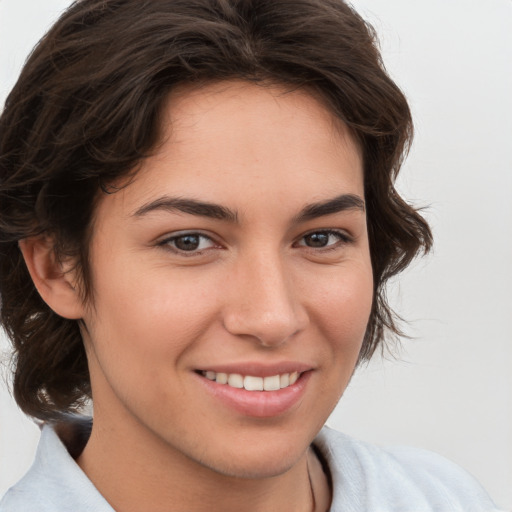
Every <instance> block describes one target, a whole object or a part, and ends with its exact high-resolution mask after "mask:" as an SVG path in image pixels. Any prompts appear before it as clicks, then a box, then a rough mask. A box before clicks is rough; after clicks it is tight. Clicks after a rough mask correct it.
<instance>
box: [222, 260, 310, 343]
mask: <svg viewBox="0 0 512 512" xmlns="http://www.w3.org/2000/svg"><path fill="white" fill-rule="evenodd" d="M247 260H248V261H245V262H240V261H239V262H238V264H237V265H236V268H235V269H234V272H233V274H232V275H231V277H230V279H229V283H227V287H226V292H227V293H226V295H225V297H226V298H227V302H226V303H225V309H224V315H223V321H224V327H225V328H226V330H227V331H229V332H230V333H231V334H234V335H237V336H245V337H250V338H252V339H256V340H257V341H258V342H259V343H260V344H261V345H263V346H265V347H276V346H279V345H281V344H283V343H286V342H287V341H288V340H289V339H290V338H292V337H293V336H295V335H296V334H297V333H299V332H301V331H302V330H304V329H305V327H306V326H307V324H308V322H309V319H308V315H307V311H306V309H305V308H304V305H303V304H302V302H301V300H300V299H301V297H300V293H299V291H298V287H297V286H296V283H294V282H293V278H292V276H291V275H290V272H289V271H287V268H286V265H285V264H284V263H283V262H282V261H281V258H279V257H278V256H273V257H270V256H264V255H262V254H261V253H260V254H259V255H258V256H256V257H252V258H247Z"/></svg>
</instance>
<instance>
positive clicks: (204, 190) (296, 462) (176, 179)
mask: <svg viewBox="0 0 512 512" xmlns="http://www.w3.org/2000/svg"><path fill="white" fill-rule="evenodd" d="M171 120H172V123H171ZM347 194H350V195H351V196H350V197H358V198H360V200H361V202H362V200H363V199H364V188H363V170H362V159H361V154H360V150H359V148H358V146H357V144H356V143H355V142H354V140H353V138H352V136H351V135H350V133H349V131H348V129H347V128H346V127H345V126H344V125H343V124H342V123H341V122H340V121H338V120H336V119H334V118H333V116H332V115H331V114H330V113H329V112H328V111H327V110H326V108H325V107H324V106H323V105H322V104H321V103H320V102H319V101H317V100H316V99H315V98H314V97H313V96H311V95H310V94H308V93H306V92H304V91H294V92H286V91H285V90H283V89H280V88H278V87H274V86H273V87H262V86H257V85H252V84H246V83H243V82H227V83H221V84H213V85H210V86H207V87H202V88H199V89H191V88H186V87H185V88H182V89H180V90H179V91H175V92H174V93H173V94H172V96H171V97H170V98H169V102H168V104H167V105H166V108H165V115H164V116H163V123H162V143H161V145H160V146H159V147H158V148H157V151H156V152H155V154H154V155H153V156H151V157H149V158H148V159H147V160H145V161H144V162H143V164H142V167H141V169H140V170H139V171H138V173H137V174H136V176H135V179H133V180H132V182H131V183H130V184H128V185H127V186H126V187H124V188H121V190H119V191H118V192H116V193H114V194H110V195H104V196H103V197H102V198H101V200H100V202H99V206H98V209H97V212H96V215H95V221H94V229H93V236H92V240H91V268H92V281H93V287H94V297H93V300H92V303H90V304H87V305H81V303H80V302H79V301H78V300H77V301H76V302H75V306H74V307H75V308H76V311H73V314H74V315H75V316H79V317H81V318H82V319H83V321H84V324H85V326H86V329H84V331H83V335H84V341H85V344H86V350H87V355H88V360H89V366H90V374H91V383H92V390H93V397H94V414H95V419H94V426H93V430H92V435H91V438H90V441H89V443H88V444H87V446H86V448H85V450H84V452H83V453H82V455H81V456H80V458H79V459H78V463H79V464H80V466H81V467H82V469H83V470H84V471H85V473H86V474H87V475H88V476H89V478H90V479H91V480H92V481H93V483H94V484H95V485H96V487H97V488H98V489H99V491H100V492H101V493H102V494H103V495H104V496H105V498H106V499H107V500H108V501H109V502H110V503H111V504H112V506H113V507H114V508H115V509H116V510H117V511H119V512H128V511H135V510H153V511H164V510H168V505H169V503H172V504H173V510H187V511H196V510H197V511H199V510H212V511H215V510H222V511H223V512H225V511H230V510H233V511H234V510H236V511H239V510H242V509H243V510H246V511H266V512H268V511H271V510H279V511H280V512H282V511H290V512H291V511H294V512H297V511H301V510H307V511H310V510H312V497H311V493H310V485H309V481H308V467H307V466H308V463H307V459H308V453H309V458H311V454H312V452H311V451H310V450H309V446H310V444H311V442H312V440H313V439H314V437H315V436H316V434H317V433H318V431H319V430H320V428H321V427H322V426H323V424H324V422H325V421H326V419H327V418H328V416H329V414H330V413H331V411H332V410H333V408H334V407H335V405H336V403H337V402H338V400H339V399H340V397H341V395H342V394H343V392H344V390H345V388H346V387H347V385H348V383H349V380H350V377H351V375H352V373H353V371H354V368H355V365H356V361H357V357H358V354H359V351H360V348H361V344H362V340H363V336H364V332H365V329H366V325H367V322H368V318H369V315H370V308H371V303H372V288H373V286H372V282H373V281H372V269H371V263H370V254H369V247H368V236H367V226H366V216H365V212H364V207H354V206H353V207H350V208H346V207H344V208H341V210H340V211H335V212H331V213H328V214H325V212H324V214H323V215H320V216H314V215H313V216H309V217H308V216H304V215H302V217H301V212H302V213H304V209H305V208H306V207H307V206H308V205H311V204H313V203H325V202H327V201H330V200H332V199H333V198H336V197H338V196H341V195H347ZM169 197H172V198H182V199H183V198H187V199H192V200H195V201H202V202H207V203H215V204H216V205H219V206H221V207H223V208H224V209H229V211H230V212H231V214H233V215H232V217H236V219H234V218H224V219H219V218H211V217H207V216H204V215H198V214H197V212H196V213H194V212H193V211H189V212H188V213H186V212H183V211H179V210H176V209H173V208H165V207H155V204H156V205H157V206H158V204H161V203H162V202H163V201H165V200H166V198H169ZM162 198H163V199H162ZM159 202H160V203H159ZM148 205H152V206H150V207H148ZM338 209H339V208H338ZM192 210H193V209H192ZM328 230H331V232H327V231H328ZM184 233H185V234H187V233H188V234H190V233H192V234H194V233H196V234H200V235H201V236H200V237H199V238H196V239H193V238H192V239H190V238H189V239H183V238H177V237H178V236H183V234H184ZM311 233H317V235H316V238H315V236H313V237H311V236H310V235H311ZM187 240H188V242H189V243H190V241H191V240H192V241H198V240H199V242H200V245H199V248H198V250H191V251H190V250H189V251H184V250H181V251H180V250H179V249H178V246H179V247H182V246H183V244H184V242H186V241H187ZM318 240H320V242H321V243H320V246H318V243H317V245H315V243H314V242H315V241H316V242H318ZM324 243H325V246H321V244H324ZM180 244H181V245H180ZM26 252H28V251H26ZM36 252H37V251H36ZM41 253H42V254H44V251H41ZM36 259H37V258H36ZM36 266H37V265H36ZM67 279H70V278H69V277H67ZM70 289H71V286H70ZM68 291H69V290H68ZM54 301H55V302H56V303H57V305H56V306H55V309H58V307H59V306H58V299H54ZM68 304H69V301H68ZM63 307H64V306H63ZM67 307H68V308H69V307H70V306H67ZM68 314H71V313H68ZM282 362H288V363H290V362H292V363H293V364H295V363H297V364H301V365H303V366H304V367H307V368H308V372H307V374H308V378H307V382H306V384H305V387H304V390H303V392H302V394H301V396H300V400H298V401H297V402H296V403H294V404H293V406H291V407H290V408H288V409H286V411H284V412H283V413H281V414H277V415H274V416H271V417H253V416H250V415H245V414H243V413H240V412H239V411H237V410H234V409H233V408H232V407H229V406H227V405H226V404H224V403H222V402H220V401H219V400H218V399H217V398H215V397H214V396H213V395H212V394H211V393H209V392H208V391H207V390H206V388H205V386H204V385H203V384H204V382H203V381H204V379H203V377H200V376H199V375H198V374H197V370H198V369H208V368H211V367H215V365H226V364H228V365H235V366H236V365H237V364H241V363H251V364H256V365H271V364H277V363H282ZM310 460H311V459H310ZM310 466H311V464H310ZM310 473H312V474H313V476H314V480H315V481H314V484H315V485H314V487H315V488H316V489H320V490H319V491H318V494H317V496H316V499H317V502H319V501H322V500H323V505H325V504H326V503H327V502H328V499H329V498H328V496H329V490H328V484H327V479H326V477H325V475H323V472H322V471H318V467H316V468H314V470H313V471H311V468H310ZM319 495H320V496H319ZM317 505H318V503H317ZM324 508H325V507H324Z"/></svg>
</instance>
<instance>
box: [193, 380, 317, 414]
mask: <svg viewBox="0 0 512 512" xmlns="http://www.w3.org/2000/svg"><path fill="white" fill-rule="evenodd" d="M311 373H312V372H311V371H307V372H304V373H302V374H301V375H300V377H299V379H297V382H295V384H293V385H291V386H288V387H286V388H283V389H279V390H277V391H247V390H246V389H243V388H242V389H238V388H233V387H231V386H229V385H227V384H218V383H217V382H215V381H212V380H209V379H207V378H206V377H203V376H202V375H198V374H196V375H197V378H199V379H200V380H201V382H202V384H203V385H204V386H205V387H206V389H207V390H208V392H209V393H210V394H211V395H213V396H214V397H215V398H216V399H218V400H219V401H220V402H221V403H223V404H224V405H226V406H228V407H229V408H231V409H234V410H235V411H236V412H238V413H240V414H243V415H245V416H252V417H254V418H271V417H273V416H279V415H280V414H284V413H285V412H287V411H289V410H290V409H292V408H293V406H294V405H296V404H297V403H298V402H299V401H300V399H301V398H302V397H303V395H304V393H305V390H306V385H307V383H308V381H309V378H310V377H311Z"/></svg>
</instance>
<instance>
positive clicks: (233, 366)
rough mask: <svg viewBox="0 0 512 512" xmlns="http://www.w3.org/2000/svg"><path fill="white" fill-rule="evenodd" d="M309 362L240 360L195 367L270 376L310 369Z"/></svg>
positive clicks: (216, 371)
mask: <svg viewBox="0 0 512 512" xmlns="http://www.w3.org/2000/svg"><path fill="white" fill-rule="evenodd" d="M312 369H313V366H312V365H311V364H306V363H301V362H296V361H283V362H279V363H272V364H264V363H258V362H241V363H230V364H212V365H205V366H201V367H199V368H196V370H198V371H212V372H215V373H228V374H229V373H238V374H239V375H244V376H245V375H251V376H254V377H270V376H273V375H282V374H284V373H293V372H299V373H302V372H306V371H308V370H312Z"/></svg>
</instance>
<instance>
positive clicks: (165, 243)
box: [158, 229, 354, 257]
mask: <svg viewBox="0 0 512 512" xmlns="http://www.w3.org/2000/svg"><path fill="white" fill-rule="evenodd" d="M313 235H328V236H335V237H337V238H338V241H337V242H335V243H332V244H329V245H326V246H321V247H311V246H308V245H306V244H303V243H300V242H302V241H304V240H305V239H306V238H307V237H311V236H313ZM186 237H197V238H199V246H200V245H201V240H208V241H210V242H211V243H212V247H214V246H215V245H216V244H215V241H214V240H213V239H212V238H211V237H210V236H208V235H204V234H202V233H198V232H194V231H190V232H183V233H179V234H175V235H173V236H171V237H168V238H165V239H164V240H162V241H160V242H158V246H160V247H164V248H167V249H169V250H171V251H173V252H174V253H176V254H179V255H180V256H185V257H192V256H199V255H201V254H203V253H204V252H205V251H207V250H208V249H210V248H212V247H206V248H203V249H193V250H191V251H187V250H184V249H180V248H178V247H176V246H174V247H173V246H172V245H171V244H173V243H176V241H177V240H179V239H184V238H186ZM353 241H354V240H353V238H352V237H351V236H349V235H348V234H347V233H345V232H344V231H339V230H334V229H317V230H314V231H310V232H309V233H305V234H304V235H302V236H301V237H300V238H299V241H298V242H295V243H294V244H293V246H294V247H297V246H298V247H305V248H306V249H309V250H313V251H322V252H327V251H332V250H336V249H338V248H339V247H340V246H342V245H345V244H349V243H352V242H353ZM217 247H220V246H219V245H217Z"/></svg>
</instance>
